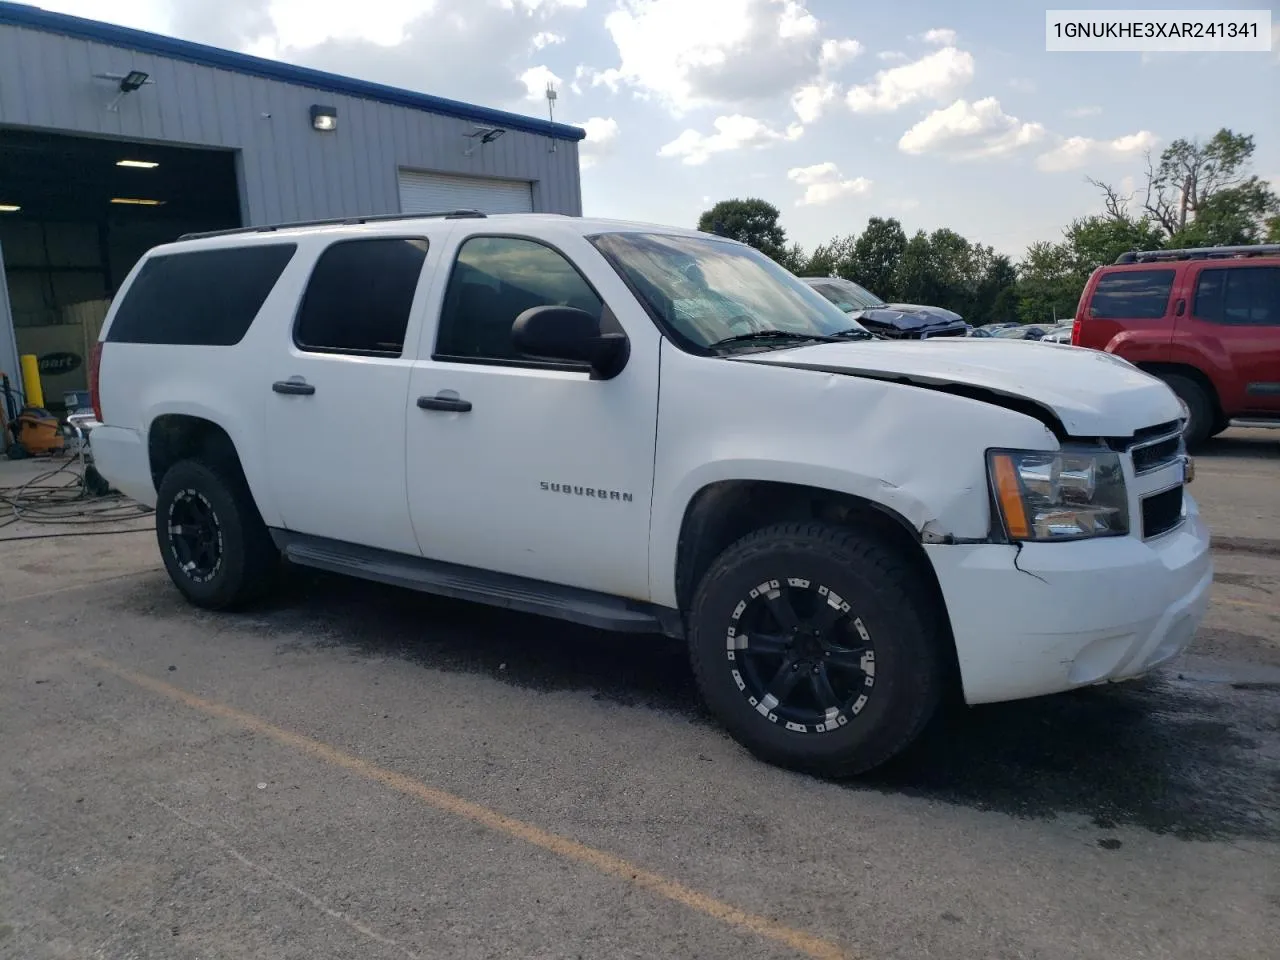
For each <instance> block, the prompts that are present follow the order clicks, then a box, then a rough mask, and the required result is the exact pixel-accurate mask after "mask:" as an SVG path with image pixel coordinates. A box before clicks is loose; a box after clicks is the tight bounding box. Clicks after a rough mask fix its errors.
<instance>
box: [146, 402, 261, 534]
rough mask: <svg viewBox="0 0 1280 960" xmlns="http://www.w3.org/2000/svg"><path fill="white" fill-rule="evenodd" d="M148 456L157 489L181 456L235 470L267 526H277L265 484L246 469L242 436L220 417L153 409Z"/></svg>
mask: <svg viewBox="0 0 1280 960" xmlns="http://www.w3.org/2000/svg"><path fill="white" fill-rule="evenodd" d="M146 438H147V457H148V462H149V465H150V468H151V479H152V483H153V484H154V485H155V488H156V489H157V490H159V489H160V481H161V480H162V479H163V478H164V474H165V472H166V471H167V470H168V469H169V468H170V467H172V466H173V465H174V464H175V463H177V462H178V461H180V460H184V459H200V460H204V461H206V462H209V463H223V464H226V465H228V466H229V467H231V468H232V469H234V470H236V471H237V472H238V473H239V475H240V477H242V478H243V479H244V481H245V483H246V484H247V485H248V487H249V492H250V493H251V494H252V496H253V500H254V503H255V505H256V506H257V508H258V512H259V513H260V514H261V515H262V518H263V520H264V521H265V522H266V523H267V524H268V526H274V525H277V524H276V523H275V522H274V520H275V509H274V504H273V503H272V502H271V499H270V497H269V496H266V495H265V494H266V490H265V487H264V483H263V482H261V481H259V482H255V478H254V477H253V475H252V472H251V471H250V470H248V469H246V463H245V459H244V457H243V452H244V440H243V438H239V439H238V438H237V437H236V435H235V433H234V432H233V430H232V429H228V426H227V423H226V421H225V419H224V418H223V417H220V416H219V415H218V414H217V413H216V412H215V411H211V410H206V409H203V408H189V407H185V406H183V407H178V408H174V409H166V410H162V411H158V412H155V413H154V414H153V416H152V417H151V420H150V422H149V423H148V426H147V434H146Z"/></svg>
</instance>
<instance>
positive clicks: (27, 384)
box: [18, 353, 44, 407]
mask: <svg viewBox="0 0 1280 960" xmlns="http://www.w3.org/2000/svg"><path fill="white" fill-rule="evenodd" d="M18 362H19V363H20V364H21V365H22V389H23V391H24V395H25V398H26V401H27V403H26V405H27V406H28V407H43V406H44V389H43V388H42V387H41V386H40V364H39V363H38V362H37V361H36V355H35V354H34V353H24V354H23V355H22V356H21V357H19V358H18Z"/></svg>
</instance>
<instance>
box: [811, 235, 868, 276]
mask: <svg viewBox="0 0 1280 960" xmlns="http://www.w3.org/2000/svg"><path fill="white" fill-rule="evenodd" d="M856 240H857V237H856V236H855V235H854V234H852V233H851V234H849V235H848V236H846V237H833V238H832V239H831V240H829V241H828V242H827V243H821V244H818V246H816V247H814V248H813V253H812V254H810V256H809V262H808V263H807V264H806V265H805V272H806V273H807V274H808V275H809V276H813V277H847V276H848V275H849V264H850V261H852V259H853V248H854V242H855V241H856Z"/></svg>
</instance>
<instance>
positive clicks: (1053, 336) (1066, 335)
mask: <svg viewBox="0 0 1280 960" xmlns="http://www.w3.org/2000/svg"><path fill="white" fill-rule="evenodd" d="M1071 329H1072V325H1071V324H1069V323H1062V324H1058V325H1057V326H1054V327H1050V328H1049V329H1048V330H1046V331H1045V333H1044V336H1042V337H1041V338H1040V341H1041V342H1042V343H1070V342H1071Z"/></svg>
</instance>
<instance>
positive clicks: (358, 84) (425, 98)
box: [0, 0, 587, 140]
mask: <svg viewBox="0 0 1280 960" xmlns="http://www.w3.org/2000/svg"><path fill="white" fill-rule="evenodd" d="M0 24H8V25H10V26H15V27H28V28H30V29H33V30H44V31H46V32H48V33H59V34H62V35H63V36H67V37H75V38H76V39H79V40H94V41H97V42H99V43H106V44H111V45H112V46H117V47H127V48H129V49H131V50H137V51H139V52H142V53H152V54H155V55H157V56H161V57H171V58H173V59H175V60H185V61H186V62H188V63H195V64H199V65H201V66H205V67H219V68H221V69H224V70H234V71H235V72H237V73H244V74H248V75H250V76H254V77H262V78H264V79H267V80H278V81H281V82H282V83H293V84H300V85H302V86H307V87H314V88H316V89H318V90H325V91H328V92H330V93H342V94H346V95H348V96H352V97H361V98H363V99H366V100H377V101H379V102H380V103H390V104H394V105H395V106H399V107H409V108H411V109H415V110H426V111H429V112H431V113H439V114H444V115H445V116H449V117H458V118H460V119H462V120H474V121H476V122H478V123H490V124H495V125H497V126H501V127H505V128H506V129H508V130H523V131H525V132H526V133H540V134H542V135H544V136H548V137H554V138H555V139H557V140H582V139H584V138H585V137H586V135H587V133H586V131H585V130H583V129H581V128H580V127H571V126H569V125H568V124H563V123H551V122H549V121H547V120H539V119H538V118H536V117H526V116H521V115H520V114H518V113H507V112H506V111H505V110H493V109H490V108H489V107H479V106H476V105H475V104H471V103H463V102H462V101H460V100H446V99H445V98H444V97H433V96H430V95H428V94H425V93H414V92H413V91H412V90H402V89H400V88H399V87H389V86H386V85H384V84H381V83H370V82H369V81H367V80H356V79H354V78H352V77H344V76H340V75H339V74H336V73H327V72H325V71H323V70H312V69H310V68H309V67H295V66H293V65H291V64H287V63H281V62H279V61H278V60H267V59H264V58H263V57H251V56H249V55H248V54H245V53H236V52H234V51H232V50H223V49H222V48H221V47H210V46H207V45H206V44H203V43H191V42H189V41H187V40H177V39H174V38H173V37H165V36H162V35H160V34H158V33H148V32H146V31H145V30H133V29H131V28H129V27H118V26H116V25H114V24H110V23H102V22H101V21H98V20H86V19H84V18H83V17H72V16H68V15H66V14H62V13H50V12H49V11H47V10H41V9H40V8H39V7H32V6H29V5H27V4H25V3H8V2H5V0H0Z"/></svg>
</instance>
